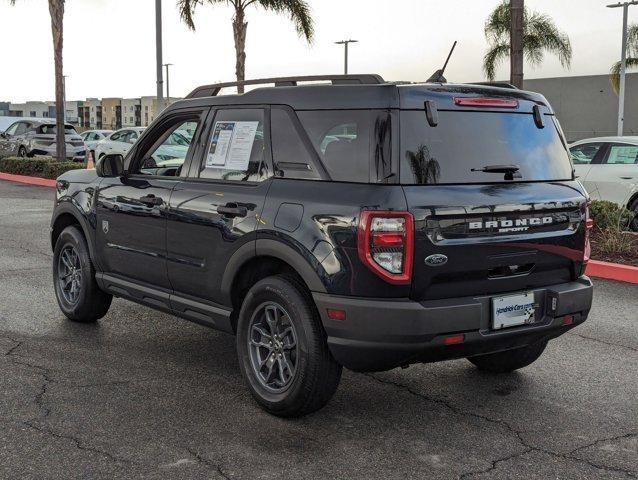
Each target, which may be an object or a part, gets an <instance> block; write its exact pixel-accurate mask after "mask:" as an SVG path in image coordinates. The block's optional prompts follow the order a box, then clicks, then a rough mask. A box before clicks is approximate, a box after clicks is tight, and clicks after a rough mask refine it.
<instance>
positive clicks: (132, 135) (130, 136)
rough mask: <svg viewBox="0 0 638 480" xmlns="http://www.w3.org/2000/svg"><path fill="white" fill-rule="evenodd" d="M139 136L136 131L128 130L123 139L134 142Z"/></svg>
mask: <svg viewBox="0 0 638 480" xmlns="http://www.w3.org/2000/svg"><path fill="white" fill-rule="evenodd" d="M138 138H139V135H138V133H137V132H134V131H130V132H128V134H127V135H126V139H125V140H124V141H125V142H126V143H130V144H133V143H135V142H137V139H138Z"/></svg>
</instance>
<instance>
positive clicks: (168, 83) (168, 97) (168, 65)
mask: <svg viewBox="0 0 638 480" xmlns="http://www.w3.org/2000/svg"><path fill="white" fill-rule="evenodd" d="M164 66H165V67H166V106H167V107H168V106H169V105H170V104H171V85H170V77H169V74H168V67H172V66H173V64H172V63H165V64H164Z"/></svg>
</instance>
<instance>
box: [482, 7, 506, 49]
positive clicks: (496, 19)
mask: <svg viewBox="0 0 638 480" xmlns="http://www.w3.org/2000/svg"><path fill="white" fill-rule="evenodd" d="M510 18H511V17H510V6H509V1H508V0H503V2H501V4H500V5H498V6H497V7H496V8H495V9H494V10H493V11H492V13H490V15H489V17H487V20H485V27H484V32H485V38H486V39H487V40H488V41H489V42H490V43H501V42H502V41H504V40H505V38H509V34H510Z"/></svg>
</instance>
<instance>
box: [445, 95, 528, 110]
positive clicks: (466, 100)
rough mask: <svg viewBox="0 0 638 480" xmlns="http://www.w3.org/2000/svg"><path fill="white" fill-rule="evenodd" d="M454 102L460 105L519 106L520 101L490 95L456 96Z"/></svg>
mask: <svg viewBox="0 0 638 480" xmlns="http://www.w3.org/2000/svg"><path fill="white" fill-rule="evenodd" d="M454 104H455V105H458V106H460V107H496V108H517V107H518V101H517V100H511V99H506V98H490V97H454Z"/></svg>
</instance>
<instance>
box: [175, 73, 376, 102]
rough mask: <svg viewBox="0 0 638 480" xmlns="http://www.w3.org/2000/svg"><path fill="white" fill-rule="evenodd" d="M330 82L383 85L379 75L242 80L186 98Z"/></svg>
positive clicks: (207, 87) (199, 89) (198, 90)
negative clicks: (246, 88)
mask: <svg viewBox="0 0 638 480" xmlns="http://www.w3.org/2000/svg"><path fill="white" fill-rule="evenodd" d="M322 80H323V81H326V80H328V81H330V82H332V84H333V85H352V84H355V85H377V84H381V83H385V80H383V78H382V77H381V76H380V75H375V74H367V75H310V76H305V77H277V78H261V79H257V80H244V81H243V82H225V83H215V84H212V85H203V86H201V87H197V88H196V89H195V90H193V91H192V92H191V93H189V94H188V95H187V96H186V98H200V97H215V96H217V95H218V94H219V91H220V90H221V89H222V88H226V87H237V86H239V85H264V84H269V83H274V84H275V87H294V86H296V85H297V83H298V82H316V81H322Z"/></svg>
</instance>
